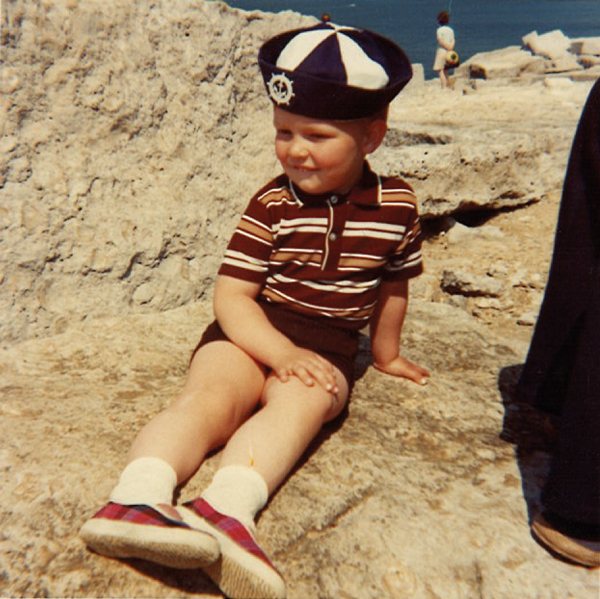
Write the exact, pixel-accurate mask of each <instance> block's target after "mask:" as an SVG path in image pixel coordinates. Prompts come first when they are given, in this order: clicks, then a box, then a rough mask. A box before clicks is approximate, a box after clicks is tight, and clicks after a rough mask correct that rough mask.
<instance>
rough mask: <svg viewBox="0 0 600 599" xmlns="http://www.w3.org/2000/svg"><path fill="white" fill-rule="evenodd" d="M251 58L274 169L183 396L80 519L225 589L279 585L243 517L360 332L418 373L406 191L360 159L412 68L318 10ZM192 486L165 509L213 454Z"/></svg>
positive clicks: (328, 392)
mask: <svg viewBox="0 0 600 599" xmlns="http://www.w3.org/2000/svg"><path fill="white" fill-rule="evenodd" d="M259 64H260V67H261V71H262V74H263V78H264V81H265V86H266V89H267V91H268V94H269V97H270V98H271V100H272V102H273V105H274V118H273V121H274V126H275V152H276V155H277V158H278V159H279V162H280V163H281V166H282V168H283V174H281V175H280V176H279V177H277V178H276V179H274V180H273V181H271V182H270V183H268V184H267V185H265V186H264V187H263V188H262V189H261V190H260V191H259V192H258V193H257V194H256V195H255V196H254V197H253V198H252V199H251V201H250V203H249V205H248V207H247V209H246V211H245V212H244V214H243V216H242V218H241V220H240V223H239V225H238V227H237V229H236V231H235V233H234V235H233V237H232V239H231V242H230V243H229V246H228V248H227V251H226V253H225V258H224V260H223V263H222V266H221V268H220V270H219V274H218V278H217V282H216V285H215V292H214V312H215V316H216V320H215V321H214V322H213V323H212V324H211V325H209V327H208V328H207V329H206V331H205V332H204V334H203V336H202V339H201V341H200V343H199V344H198V346H197V348H196V349H195V351H194V354H193V357H192V360H191V363H190V368H189V372H188V375H187V379H186V382H185V386H184V388H183V391H182V393H181V395H180V397H179V398H178V399H177V400H176V401H175V402H174V403H173V405H171V406H170V407H169V408H167V409H166V410H165V411H164V412H162V413H160V414H158V415H157V416H156V417H155V418H154V419H153V420H151V421H150V422H149V423H148V424H147V425H146V426H145V428H144V429H143V430H142V431H141V432H140V434H139V435H138V437H137V439H136V440H135V442H134V443H133V446H132V448H131V451H130V454H129V459H128V465H127V466H126V468H125V469H124V471H123V473H122V474H121V477H120V479H119V482H118V484H117V486H116V487H115V488H114V490H113V491H112V493H111V495H110V502H109V503H108V504H107V505H106V506H105V507H104V508H102V509H101V510H100V511H99V512H98V513H97V514H96V515H95V516H94V517H93V518H92V519H91V520H89V521H88V522H87V523H86V524H85V525H84V526H83V528H82V530H81V536H82V538H83V539H84V540H85V542H86V543H87V545H88V546H89V547H90V548H91V549H93V550H95V551H97V552H98V553H101V554H104V555H107V556H110V557H116V558H122V557H136V558H142V559H147V560H150V561H154V562H158V563H161V564H165V565H168V566H172V567H179V568H197V567H200V568H203V569H204V570H205V571H206V573H207V574H208V575H209V576H210V577H211V578H212V579H213V580H214V581H215V583H216V584H217V585H218V586H219V588H220V589H221V590H222V591H223V592H224V593H225V594H226V595H227V596H229V597H257V598H258V597H284V596H285V584H284V582H283V579H282V577H281V575H280V574H279V572H278V571H277V569H276V568H275V567H274V566H273V564H272V563H271V562H270V561H269V559H268V558H267V556H266V555H265V554H264V553H263V551H262V550H261V549H260V547H259V546H258V544H257V542H256V539H255V532H256V530H255V517H256V515H257V514H258V512H259V511H260V510H261V509H262V508H263V507H264V506H265V505H266V503H267V501H268V498H269V496H270V495H271V494H272V493H273V492H274V491H275V489H277V487H278V486H279V485H280V484H281V483H282V482H283V481H284V479H285V477H286V476H287V475H288V474H289V472H290V471H291V470H292V468H293V466H294V465H295V464H296V462H297V461H298V459H299V458H300V457H301V456H302V454H303V453H304V451H305V450H306V448H307V447H308V445H309V444H310V442H311V441H312V440H313V439H314V437H315V436H316V434H317V433H318V432H319V430H320V429H321V427H322V426H323V424H324V423H325V422H328V421H330V420H332V419H334V418H336V417H337V416H338V415H339V414H340V412H341V411H342V410H343V408H344V406H345V405H346V402H347V401H348V398H349V396H350V393H351V390H352V386H353V381H354V372H353V368H354V360H355V357H356V355H357V352H358V338H359V330H360V329H361V328H363V327H364V326H365V325H367V324H370V330H371V347H372V353H373V358H374V365H375V367H376V368H378V369H379V370H381V371H383V372H385V373H388V374H391V375H393V376H400V377H406V378H408V379H411V380H413V381H416V382H417V383H419V384H425V383H426V382H427V376H429V373H428V372H427V370H425V369H424V368H423V367H421V366H418V365H417V364H414V363H412V362H410V361H408V360H406V359H405V358H403V357H402V356H401V355H400V353H399V340H400V333H401V330H402V325H403V322H404V317H405V314H406V310H407V304H408V281H409V279H410V278H411V277H414V276H417V275H418V274H420V273H421V272H422V268H423V267H422V261H421V233H420V226H419V217H418V214H417V204H416V200H415V196H414V193H413V191H412V189H411V188H410V186H409V185H408V184H407V183H405V182H404V181H402V180H400V179H394V178H384V177H380V176H378V175H377V174H375V173H374V172H373V171H372V170H371V169H370V168H369V165H368V163H367V162H366V160H365V158H366V156H367V155H368V154H370V153H372V152H373V151H375V150H376V149H377V147H378V146H379V145H380V144H381V142H382V140H383V138H384V135H385V133H386V129H387V124H386V119H387V108H388V105H389V103H390V102H391V100H392V99H393V98H394V97H395V96H396V95H397V94H398V93H399V92H400V90H401V89H402V88H403V87H404V86H405V85H406V83H407V82H408V81H409V80H410V78H411V76H412V69H411V66H410V62H409V60H408V58H407V57H406V55H405V54H404V52H403V51H402V50H401V49H400V48H399V47H398V46H396V45H395V44H394V43H392V42H390V41H389V40H387V39H385V38H383V37H380V36H379V35H377V34H374V33H372V32H369V31H365V30H358V29H353V28H349V27H339V26H337V25H333V24H331V23H325V22H324V23H321V24H319V25H317V26H315V27H312V28H308V29H299V30H294V31H289V32H286V33H284V34H281V35H278V36H276V37H275V38H273V39H271V40H269V41H268V42H267V43H266V44H264V45H263V47H262V48H261V50H260V54H259ZM222 446H224V449H223V452H222V458H221V463H220V465H219V469H218V470H217V472H216V474H215V476H214V478H213V480H212V482H211V484H210V485H209V487H208V488H207V489H206V490H205V492H204V493H203V494H202V495H201V497H199V498H197V499H194V500H192V501H187V502H185V503H183V505H181V506H174V505H173V493H174V490H175V487H176V486H177V485H178V484H181V483H183V482H184V481H186V480H187V479H188V478H189V477H191V476H192V475H193V474H194V473H195V472H196V470H197V469H198V468H199V467H200V465H201V464H202V462H203V461H204V458H205V456H206V455H207V453H208V452H210V451H211V450H213V449H215V448H218V447H222Z"/></svg>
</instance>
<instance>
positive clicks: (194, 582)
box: [119, 559, 220, 595]
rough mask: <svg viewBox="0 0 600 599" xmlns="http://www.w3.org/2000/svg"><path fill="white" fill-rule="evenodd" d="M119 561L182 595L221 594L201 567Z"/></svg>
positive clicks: (133, 560)
mask: <svg viewBox="0 0 600 599" xmlns="http://www.w3.org/2000/svg"><path fill="white" fill-rule="evenodd" d="M119 561H120V562H121V563H122V564H125V565H127V566H129V567H130V568H131V569H133V570H135V571H136V572H139V573H140V574H142V575H143V576H146V577H148V578H152V579H154V580H155V581H157V582H159V583H161V584H163V585H165V586H167V587H170V588H173V589H177V591H178V592H180V593H181V594H182V595H184V594H190V595H204V594H205V593H206V594H210V595H219V594H220V591H219V589H218V588H217V587H216V586H215V584H214V583H213V582H212V581H211V580H210V578H209V577H208V575H207V574H205V573H204V571H203V570H202V569H200V568H196V569H185V570H180V569H177V568H169V567H167V566H161V565H160V564H155V563H153V562H147V561H144V560H141V559H122V560H119Z"/></svg>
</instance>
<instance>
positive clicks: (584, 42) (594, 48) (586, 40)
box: [570, 37, 600, 56]
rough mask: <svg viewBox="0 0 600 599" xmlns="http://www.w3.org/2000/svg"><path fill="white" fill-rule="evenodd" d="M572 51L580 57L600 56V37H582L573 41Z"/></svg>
mask: <svg viewBox="0 0 600 599" xmlns="http://www.w3.org/2000/svg"><path fill="white" fill-rule="evenodd" d="M570 51H571V52H572V53H573V54H578V55H579V56H583V55H590V56H600V37H582V38H576V39H573V40H571V47H570Z"/></svg>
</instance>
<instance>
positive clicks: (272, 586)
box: [177, 506, 286, 599]
mask: <svg viewBox="0 0 600 599" xmlns="http://www.w3.org/2000/svg"><path fill="white" fill-rule="evenodd" d="M177 509H178V511H179V513H180V514H181V516H182V517H183V520H184V522H185V523H186V524H188V525H189V526H191V527H192V528H194V529H195V530H199V531H201V532H205V533H207V534H209V535H211V536H213V537H214V538H215V539H216V540H217V541H218V543H219V546H220V550H221V559H219V560H218V561H217V562H215V563H214V564H212V565H209V566H205V567H204V568H203V569H204V571H205V572H206V573H207V574H208V576H210V578H211V579H212V580H213V582H214V583H215V584H216V585H217V586H218V587H219V588H220V589H221V591H222V592H223V593H224V594H225V595H226V596H227V597H230V598H231V599H285V596H286V592H285V583H284V581H283V579H282V578H281V576H279V574H278V573H277V572H276V571H275V570H274V569H273V568H272V567H271V566H269V565H268V564H266V563H265V562H264V561H263V560H262V559H260V558H258V557H256V556H255V555H252V554H251V553H250V552H248V551H246V550H245V549H243V548H241V547H240V546H239V545H238V544H237V543H236V542H235V541H234V540H233V539H231V538H230V537H229V536H227V535H226V534H224V533H223V532H221V530H220V529H219V528H217V527H216V526H214V525H212V524H211V523H210V522H209V521H208V520H205V519H204V518H202V517H200V516H198V515H197V514H196V513H195V512H194V511H193V510H191V509H190V508H187V507H181V506H179V507H178V508H177Z"/></svg>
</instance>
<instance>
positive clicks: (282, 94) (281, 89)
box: [267, 73, 294, 105]
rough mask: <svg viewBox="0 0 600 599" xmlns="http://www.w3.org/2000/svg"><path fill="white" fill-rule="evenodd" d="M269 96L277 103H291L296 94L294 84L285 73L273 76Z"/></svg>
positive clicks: (269, 84) (269, 86)
mask: <svg viewBox="0 0 600 599" xmlns="http://www.w3.org/2000/svg"><path fill="white" fill-rule="evenodd" d="M267 86H268V88H269V96H271V99H272V100H273V101H274V102H275V103H276V104H286V105H287V104H289V103H290V100H291V99H292V97H293V96H294V86H293V84H292V82H291V81H290V79H289V78H288V77H287V76H286V75H285V74H284V73H280V74H279V75H275V73H273V75H272V76H271V79H270V81H269V83H268V84H267Z"/></svg>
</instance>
